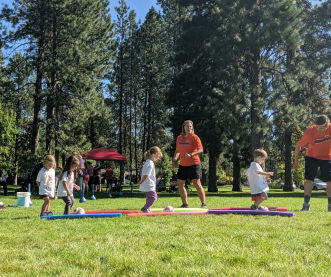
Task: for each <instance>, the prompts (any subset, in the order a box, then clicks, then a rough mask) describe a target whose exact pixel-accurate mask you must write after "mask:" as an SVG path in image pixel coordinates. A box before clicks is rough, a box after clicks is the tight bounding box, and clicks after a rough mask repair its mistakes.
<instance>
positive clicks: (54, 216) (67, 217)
mask: <svg viewBox="0 0 331 277" xmlns="http://www.w3.org/2000/svg"><path fill="white" fill-rule="evenodd" d="M88 217H93V218H95V217H122V214H121V213H111V214H61V215H50V216H41V217H40V219H75V218H88Z"/></svg>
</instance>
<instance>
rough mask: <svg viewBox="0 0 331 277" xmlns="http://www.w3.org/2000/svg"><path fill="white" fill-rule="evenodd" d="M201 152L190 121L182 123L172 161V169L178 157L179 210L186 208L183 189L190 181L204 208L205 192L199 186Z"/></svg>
mask: <svg viewBox="0 0 331 277" xmlns="http://www.w3.org/2000/svg"><path fill="white" fill-rule="evenodd" d="M202 152H203V147H202V144H201V141H200V138H199V137H198V136H197V135H195V134H194V128H193V122H192V121H191V120H186V121H184V123H183V125H182V133H181V135H180V136H179V137H178V138H177V141H176V151H175V154H174V156H173V159H172V169H174V168H175V166H176V161H177V160H178V158H179V157H180V163H179V168H178V173H177V186H178V189H179V194H180V197H181V199H182V202H183V205H182V206H181V208H188V207H189V206H188V203H187V191H186V189H185V181H186V180H192V182H193V185H194V187H195V188H196V189H197V192H198V195H199V198H200V201H201V207H202V208H206V207H207V205H206V196H205V191H204V190H203V187H202V185H201V182H200V179H201V177H202V172H201V162H200V158H199V156H198V155H199V154H200V153H202Z"/></svg>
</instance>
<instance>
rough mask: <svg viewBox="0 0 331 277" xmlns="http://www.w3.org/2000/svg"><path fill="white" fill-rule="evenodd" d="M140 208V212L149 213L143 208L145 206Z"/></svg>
mask: <svg viewBox="0 0 331 277" xmlns="http://www.w3.org/2000/svg"><path fill="white" fill-rule="evenodd" d="M140 210H141V212H142V213H150V212H149V211H148V210H147V209H145V208H141V209H140Z"/></svg>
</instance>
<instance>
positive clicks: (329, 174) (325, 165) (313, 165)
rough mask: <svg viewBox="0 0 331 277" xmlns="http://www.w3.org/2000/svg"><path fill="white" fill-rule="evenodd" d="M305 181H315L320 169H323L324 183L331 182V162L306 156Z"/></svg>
mask: <svg viewBox="0 0 331 277" xmlns="http://www.w3.org/2000/svg"><path fill="white" fill-rule="evenodd" d="M305 162H306V164H305V179H306V180H310V181H314V179H315V177H316V172H317V169H318V167H319V168H320V169H321V179H322V181H323V182H330V181H331V160H319V159H315V158H312V157H308V156H305Z"/></svg>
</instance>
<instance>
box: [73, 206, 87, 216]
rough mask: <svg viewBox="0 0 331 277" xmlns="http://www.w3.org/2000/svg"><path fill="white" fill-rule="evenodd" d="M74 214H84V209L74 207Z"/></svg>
mask: <svg viewBox="0 0 331 277" xmlns="http://www.w3.org/2000/svg"><path fill="white" fill-rule="evenodd" d="M74 214H85V210H84V209H83V208H80V207H78V208H76V209H74Z"/></svg>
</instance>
